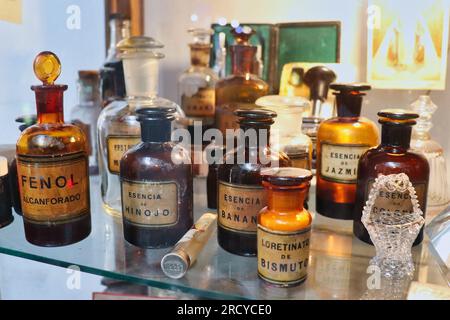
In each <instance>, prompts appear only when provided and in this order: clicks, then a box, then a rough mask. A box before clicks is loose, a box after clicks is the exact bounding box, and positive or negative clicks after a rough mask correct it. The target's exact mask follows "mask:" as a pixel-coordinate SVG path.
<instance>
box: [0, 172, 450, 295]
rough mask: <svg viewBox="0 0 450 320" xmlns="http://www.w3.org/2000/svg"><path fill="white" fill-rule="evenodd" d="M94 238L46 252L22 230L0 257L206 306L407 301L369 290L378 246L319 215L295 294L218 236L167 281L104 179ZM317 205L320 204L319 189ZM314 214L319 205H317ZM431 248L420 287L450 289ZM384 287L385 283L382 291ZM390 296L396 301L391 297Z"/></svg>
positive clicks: (4, 238)
mask: <svg viewBox="0 0 450 320" xmlns="http://www.w3.org/2000/svg"><path fill="white" fill-rule="evenodd" d="M194 189H195V214H196V218H198V217H199V216H200V215H201V214H202V213H204V212H206V211H208V210H207V209H206V208H205V205H206V181H205V179H196V180H195V184H194ZM91 192H92V196H91V202H92V203H91V205H92V225H93V229H92V233H91V235H90V236H89V237H88V238H87V239H85V240H83V241H81V242H79V243H77V244H74V245H70V246H66V247H60V248H42V247H37V246H34V245H31V244H29V243H28V242H27V241H26V240H25V236H24V230H23V222H22V218H21V217H20V216H17V215H15V219H14V222H13V223H12V224H11V225H9V226H7V227H5V228H3V229H1V230H0V253H4V254H8V255H13V256H17V257H21V258H25V259H30V260H35V261H39V262H43V263H48V264H52V265H56V266H61V267H68V266H72V265H76V266H78V267H79V268H80V269H81V271H84V272H88V273H92V274H97V275H101V276H104V277H108V278H113V279H117V280H125V281H129V282H133V283H137V284H144V285H148V286H152V287H157V288H161V289H171V290H180V291H182V292H186V293H189V294H194V295H198V296H200V297H203V298H218V299H236V298H243V299H360V298H368V299H376V298H405V297H406V293H407V288H408V284H409V283H406V284H405V283H395V284H388V287H386V288H384V289H383V287H382V289H381V290H368V289H367V281H368V278H369V277H370V276H371V274H370V273H367V268H368V265H369V260H370V258H371V257H372V256H374V254H375V250H374V248H373V247H372V246H370V245H367V244H365V243H363V242H361V241H359V240H358V239H356V238H355V237H353V236H352V231H351V228H352V223H351V221H338V220H332V219H328V218H324V217H321V216H319V215H315V219H314V224H313V232H312V239H311V246H312V247H311V260H310V265H309V269H308V279H307V280H306V282H305V283H303V284H302V285H300V286H297V287H294V288H289V289H286V288H277V287H273V286H271V285H268V284H266V283H265V282H263V281H261V280H259V279H258V276H257V273H256V270H257V267H256V258H246V257H240V256H235V255H232V254H229V253H227V252H225V251H224V250H222V249H221V248H220V247H219V246H218V245H217V241H216V234H213V235H212V237H211V239H210V241H209V243H208V244H207V245H206V247H205V248H204V250H203V251H202V252H201V254H200V255H199V257H198V260H197V262H196V263H195V264H194V266H193V267H192V268H191V269H190V270H189V271H188V273H187V274H186V276H185V277H184V278H182V279H180V280H173V279H169V278H167V277H166V276H165V275H164V274H163V272H162V271H161V268H160V261H161V258H162V256H163V255H164V254H165V253H166V252H167V251H168V250H167V249H165V250H143V249H139V248H137V247H134V246H132V245H130V244H128V243H126V242H125V241H124V239H123V234H122V225H121V221H119V220H117V219H114V218H112V217H111V216H109V215H108V214H106V213H105V211H104V210H103V208H102V205H101V200H100V187H99V178H98V177H92V178H91ZM310 199H311V200H314V186H313V187H312V189H311V193H310ZM310 209H311V211H312V212H313V211H314V201H310ZM428 243H429V242H428V238H426V241H425V243H423V244H422V245H420V246H417V247H415V248H414V249H413V255H414V261H415V266H416V272H415V276H414V281H419V282H422V283H431V284H438V285H443V286H446V281H445V278H444V277H443V275H442V273H441V272H440V269H439V265H438V263H437V262H436V260H435V258H434V256H433V255H432V253H431V251H430V250H429V248H428ZM381 285H382V286H383V285H384V284H383V283H382V284H381ZM390 292H392V295H391V296H390V295H389V294H390Z"/></svg>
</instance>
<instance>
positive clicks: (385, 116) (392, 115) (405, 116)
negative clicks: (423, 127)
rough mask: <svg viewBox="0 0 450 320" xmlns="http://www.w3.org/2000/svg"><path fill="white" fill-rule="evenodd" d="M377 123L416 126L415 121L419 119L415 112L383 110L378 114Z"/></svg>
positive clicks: (396, 109)
mask: <svg viewBox="0 0 450 320" xmlns="http://www.w3.org/2000/svg"><path fill="white" fill-rule="evenodd" d="M378 117H379V120H378V122H379V123H388V122H390V123H395V124H405V125H414V124H416V121H415V119H417V118H418V117H419V115H418V114H417V113H416V112H413V111H409V110H405V109H400V108H392V109H383V110H381V111H380V112H378Z"/></svg>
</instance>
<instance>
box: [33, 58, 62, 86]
mask: <svg viewBox="0 0 450 320" xmlns="http://www.w3.org/2000/svg"><path fill="white" fill-rule="evenodd" d="M33 70H34V74H35V75H36V78H38V79H39V80H41V81H42V84H43V85H45V86H46V85H53V84H54V83H55V80H56V79H58V77H59V75H60V74H61V62H60V61H59V58H58V56H57V55H56V54H54V53H53V52H50V51H42V52H41V53H39V54H38V55H37V56H36V58H34V62H33Z"/></svg>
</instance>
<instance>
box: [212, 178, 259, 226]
mask: <svg viewBox="0 0 450 320" xmlns="http://www.w3.org/2000/svg"><path fill="white" fill-rule="evenodd" d="M218 197H219V199H218V207H217V208H218V214H219V224H220V226H221V227H223V228H226V229H229V230H231V231H236V232H246V233H255V232H256V226H257V223H258V221H257V216H258V213H259V211H261V209H262V208H264V207H265V206H266V205H267V200H266V192H265V191H264V188H263V187H259V186H244V185H237V184H230V183H225V182H223V181H219V192H218Z"/></svg>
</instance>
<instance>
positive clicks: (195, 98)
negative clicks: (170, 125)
mask: <svg viewBox="0 0 450 320" xmlns="http://www.w3.org/2000/svg"><path fill="white" fill-rule="evenodd" d="M215 97H216V93H215V90H214V88H200V89H199V90H198V91H197V93H196V94H194V95H192V96H190V97H188V96H186V95H183V97H182V101H181V105H182V107H183V110H184V112H185V113H186V116H188V117H214V112H215V101H216V100H215Z"/></svg>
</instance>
